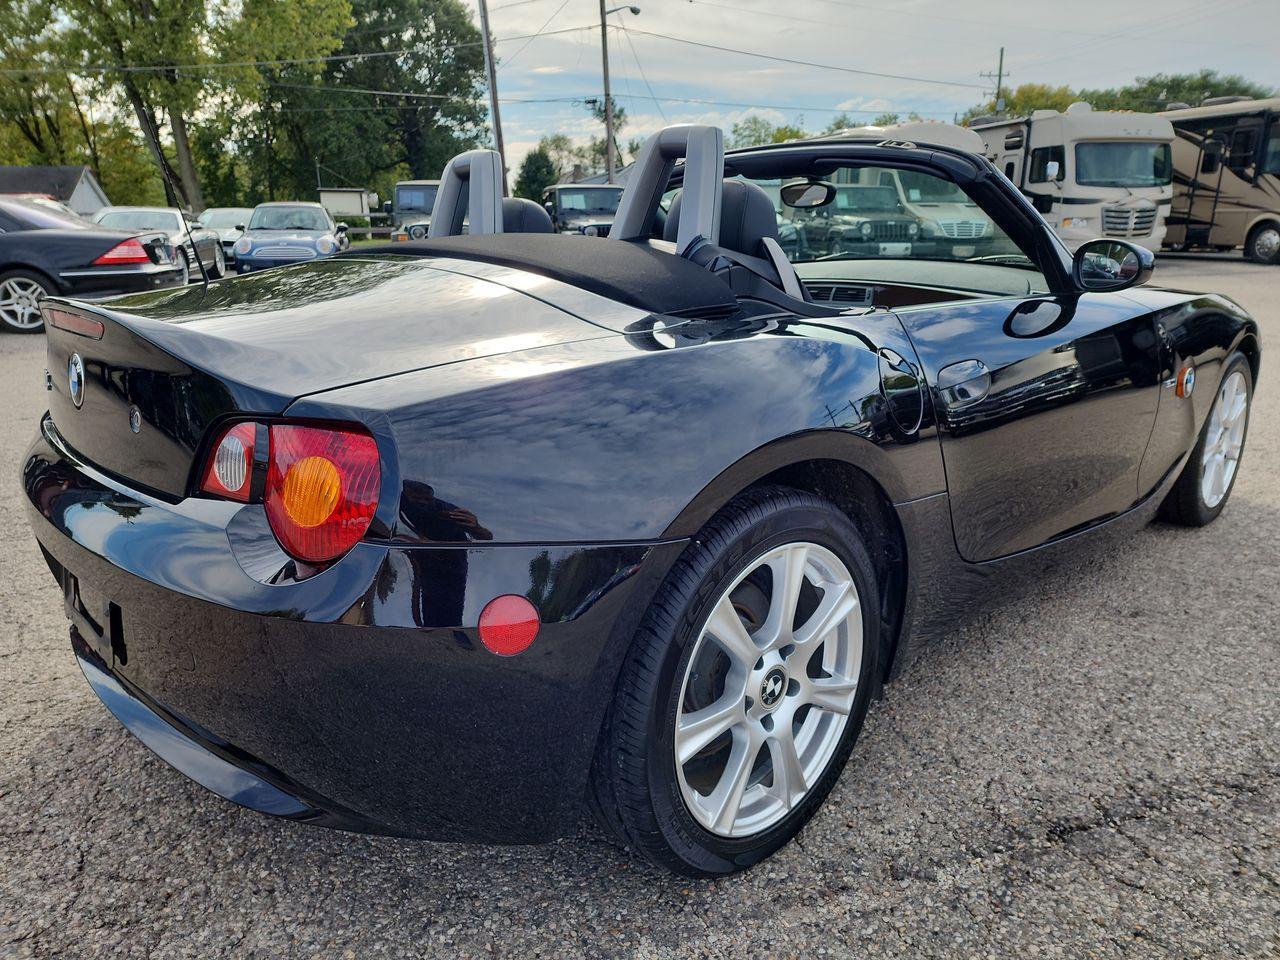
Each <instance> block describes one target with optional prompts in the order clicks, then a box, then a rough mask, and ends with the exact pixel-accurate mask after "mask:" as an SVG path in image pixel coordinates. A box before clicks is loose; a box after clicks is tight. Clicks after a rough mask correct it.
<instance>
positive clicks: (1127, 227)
mask: <svg viewBox="0 0 1280 960" xmlns="http://www.w3.org/2000/svg"><path fill="white" fill-rule="evenodd" d="M969 126H970V129H971V130H973V131H974V132H975V133H977V134H978V136H980V137H981V138H982V141H983V144H984V146H985V151H984V152H985V154H986V156H987V158H988V159H990V160H991V161H992V163H994V164H995V165H996V166H997V167H999V169H1000V171H1001V172H1002V173H1003V174H1004V175H1005V176H1006V177H1008V178H1009V179H1010V180H1012V181H1013V183H1014V184H1015V185H1017V186H1018V188H1019V189H1021V190H1022V192H1023V193H1025V194H1026V195H1027V196H1028V197H1029V198H1030V199H1031V202H1032V203H1033V204H1035V207H1036V209H1037V210H1039V211H1040V212H1041V213H1042V214H1043V215H1044V218H1045V219H1046V220H1047V221H1048V222H1049V225H1050V226H1052V227H1053V229H1054V230H1055V231H1056V232H1057V234H1058V236H1060V237H1061V238H1062V240H1063V242H1064V243H1065V244H1066V245H1067V246H1068V247H1070V248H1071V249H1073V250H1074V249H1075V248H1076V247H1078V246H1079V245H1080V244H1081V243H1083V242H1084V241H1086V240H1092V239H1093V238H1095V237H1119V238H1122V239H1125V240H1132V241H1133V242H1134V243H1139V244H1142V245H1143V246H1144V247H1147V248H1148V249H1151V250H1158V249H1160V245H1161V243H1162V242H1163V241H1164V237H1165V220H1166V218H1167V217H1168V213H1169V206H1170V204H1171V203H1172V202H1173V186H1172V184H1173V162H1172V157H1171V144H1172V142H1173V138H1174V134H1173V125H1172V124H1171V123H1170V122H1169V121H1168V120H1167V119H1165V118H1164V117H1161V116H1158V115H1156V114H1152V113H1126V112H1111V111H1095V110H1094V109H1093V108H1092V107H1091V106H1090V105H1089V104H1087V103H1082V102H1077V103H1073V104H1071V106H1069V107H1068V108H1067V109H1066V111H1064V112H1059V111H1057V110H1036V111H1035V112H1033V113H1032V114H1031V115H1030V116H1029V117H979V118H978V119H976V120H974V121H973V122H972V123H971V124H970V125H969Z"/></svg>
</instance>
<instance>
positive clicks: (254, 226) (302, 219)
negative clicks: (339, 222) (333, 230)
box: [249, 206, 329, 232]
mask: <svg viewBox="0 0 1280 960" xmlns="http://www.w3.org/2000/svg"><path fill="white" fill-rule="evenodd" d="M249 229H250V230H318V231H321V232H323V231H326V230H328V229H329V224H328V221H327V220H326V219H325V215H324V212H323V211H321V210H317V209H316V208H315V207H302V206H298V207H258V208H256V209H255V210H254V211H253V217H252V218H251V219H250V220H249Z"/></svg>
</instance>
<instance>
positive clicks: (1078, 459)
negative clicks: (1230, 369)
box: [899, 294, 1159, 562]
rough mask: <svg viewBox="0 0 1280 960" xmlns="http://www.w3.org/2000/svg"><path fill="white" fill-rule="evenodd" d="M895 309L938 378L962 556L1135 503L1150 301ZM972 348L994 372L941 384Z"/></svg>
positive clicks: (1099, 298)
mask: <svg viewBox="0 0 1280 960" xmlns="http://www.w3.org/2000/svg"><path fill="white" fill-rule="evenodd" d="M899 316H900V318H901V320H902V323H903V325H904V326H905V327H906V329H907V332H908V333H909V334H910V335H911V338H912V341H913V343H914V344H915V347H916V349H917V350H918V352H919V355H920V357H921V359H922V361H923V362H924V366H925V369H926V371H927V376H928V378H929V382H930V383H931V384H933V385H934V387H935V389H934V406H935V408H936V410H937V411H938V420H939V429H940V433H941V436H942V452H943V458H944V460H945V462H946V470H947V488H948V491H949V494H950V500H951V511H952V518H953V523H954V527H955V535H956V543H957V546H958V547H959V550H960V554H961V555H962V556H963V557H964V558H965V559H966V560H969V561H975V562H976V561H985V560H992V559H995V558H997V557H1000V556H1004V555H1007V554H1011V553H1015V552H1017V551H1020V550H1025V549H1028V548H1030V547H1034V546H1037V545H1039V544H1042V543H1046V542H1048V541H1050V540H1052V539H1054V538H1056V537H1060V536H1063V535H1064V534H1066V533H1069V532H1072V531H1074V530H1078V529H1082V528H1084V527H1087V526H1089V525H1090V524H1093V523H1097V522H1099V521H1101V520H1104V519H1106V518H1108V517H1111V516H1114V515H1116V514H1118V513H1121V512H1123V511H1125V510H1127V509H1129V508H1130V507H1132V506H1133V505H1134V504H1135V503H1136V502H1137V500H1138V498H1139V491H1138V472H1139V466H1140V464H1141V461H1142V456H1143V452H1144V451H1145V449H1146V446H1147V442H1148V439H1149V437H1150V435H1151V430H1152V426H1153V425H1154V423H1155V416H1156V406H1157V384H1158V380H1157V378H1158V375H1159V350H1158V348H1157V344H1156V337H1155V331H1154V326H1153V324H1152V321H1151V318H1150V316H1149V314H1148V313H1147V312H1146V311H1144V310H1142V309H1140V308H1139V307H1138V306H1137V305H1136V304H1134V303H1133V302H1132V301H1129V300H1126V299H1123V298H1121V297H1117V296H1115V295H1105V294H1088V295H1084V296H1079V295H1077V296H1067V297H1041V298H1030V299H1022V298H1017V299H1007V300H983V301H978V300H974V301H962V302H957V303H948V304H934V305H930V306H928V307H922V308H919V309H914V310H902V311H900V312H899ZM972 361H980V362H981V364H983V365H985V370H986V371H987V372H986V373H985V374H982V375H981V376H979V377H978V378H976V379H974V380H972V381H970V382H969V385H968V386H967V387H966V388H965V390H963V391H960V392H959V393H957V392H956V390H954V389H950V390H949V389H947V388H946V383H945V380H946V377H947V375H948V374H949V373H950V372H951V371H954V370H957V369H959V370H970V369H971V368H967V367H956V366H953V365H957V364H962V363H966V362H972ZM965 375H967V374H959V373H958V374H956V376H965ZM939 376H942V377H943V378H944V384H943V389H939V388H938V383H939Z"/></svg>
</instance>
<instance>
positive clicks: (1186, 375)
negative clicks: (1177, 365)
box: [1178, 367, 1196, 397]
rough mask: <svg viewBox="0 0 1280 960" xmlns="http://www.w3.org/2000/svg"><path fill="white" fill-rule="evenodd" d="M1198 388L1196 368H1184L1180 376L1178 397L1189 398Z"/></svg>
mask: <svg viewBox="0 0 1280 960" xmlns="http://www.w3.org/2000/svg"><path fill="white" fill-rule="evenodd" d="M1195 388H1196V368H1195V367H1183V369H1182V373H1181V374H1179V375H1178V396H1180V397H1189V396H1191V391H1192V390H1194V389H1195Z"/></svg>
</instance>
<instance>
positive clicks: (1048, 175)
mask: <svg viewBox="0 0 1280 960" xmlns="http://www.w3.org/2000/svg"><path fill="white" fill-rule="evenodd" d="M1061 172H1062V164H1060V163H1059V162H1058V161H1057V160H1050V161H1049V162H1048V163H1046V164H1045V165H1044V178H1045V179H1046V180H1048V181H1049V182H1050V183H1053V182H1054V181H1055V180H1057V179H1058V174H1059V173H1061Z"/></svg>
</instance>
